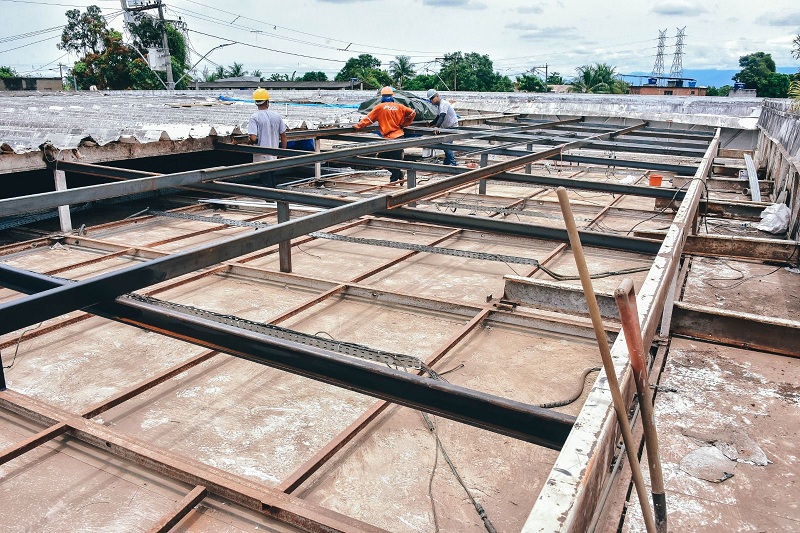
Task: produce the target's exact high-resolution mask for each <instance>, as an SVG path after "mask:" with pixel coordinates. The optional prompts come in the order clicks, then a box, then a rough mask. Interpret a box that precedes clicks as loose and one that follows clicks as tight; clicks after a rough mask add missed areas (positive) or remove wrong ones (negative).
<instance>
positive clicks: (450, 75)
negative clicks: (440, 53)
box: [439, 52, 514, 92]
mask: <svg viewBox="0 0 800 533" xmlns="http://www.w3.org/2000/svg"><path fill="white" fill-rule="evenodd" d="M439 76H440V77H441V78H442V80H444V82H446V83H447V84H449V85H450V88H451V89H452V90H454V91H455V90H458V91H500V92H508V91H513V90H514V82H512V81H511V79H509V78H508V76H503V75H501V74H500V73H499V72H495V71H494V64H493V63H492V60H491V59H489V56H488V55H486V54H483V55H482V54H478V53H477V52H469V53H467V54H463V53H461V52H453V53H451V54H445V55H444V60H443V61H442V68H441V70H440V71H439ZM451 81H452V83H451Z"/></svg>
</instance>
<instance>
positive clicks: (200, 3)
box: [186, 0, 433, 55]
mask: <svg viewBox="0 0 800 533" xmlns="http://www.w3.org/2000/svg"><path fill="white" fill-rule="evenodd" d="M186 1H187V2H189V3H191V4H195V5H198V6H202V7H205V8H207V9H212V10H215V11H219V12H221V13H225V14H226V15H233V16H235V17H237V18H241V19H245V20H250V21H252V22H257V23H259V24H264V25H266V26H272V27H273V29H278V28H280V29H282V30H286V31H291V32H294V33H299V34H301V35H307V36H309V37H316V38H318V39H324V40H326V41H336V42H339V43H342V44H345V43H347V46H346V47H345V48H344V49H341V48H340V49H339V50H341V51H343V52H344V51H350V50H349V46H350V45H356V46H363V47H366V48H374V49H376V50H387V51H390V52H404V53H421V54H433V52H431V51H423V50H404V49H402V48H387V47H383V46H373V45H369V44H364V43H357V42H352V41H346V40H343V39H336V38H334V37H329V36H325V35H319V34H316V33H310V32H305V31H301V30H296V29H293V28H289V27H287V26H281V25H280V24H274V23H271V22H266V21H263V20H259V19H255V18H252V17H249V16H247V15H241V14H239V13H234V12H232V11H227V10H225V9H221V8H219V7H215V6H211V5H208V4H204V3H202V2H198V1H196V0H186ZM235 20H236V19H234V21H235ZM376 55H377V54H376ZM384 55H386V54H384Z"/></svg>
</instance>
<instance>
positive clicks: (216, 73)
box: [212, 65, 227, 80]
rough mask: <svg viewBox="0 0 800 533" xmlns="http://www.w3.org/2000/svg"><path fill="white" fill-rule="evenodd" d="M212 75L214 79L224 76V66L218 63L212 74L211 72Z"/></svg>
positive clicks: (225, 74)
mask: <svg viewBox="0 0 800 533" xmlns="http://www.w3.org/2000/svg"><path fill="white" fill-rule="evenodd" d="M212 76H214V79H216V80H219V79H222V78H224V77H226V76H227V73H226V72H225V67H223V66H222V65H218V66H217V69H216V70H215V71H214V74H212Z"/></svg>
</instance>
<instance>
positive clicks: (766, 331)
mask: <svg viewBox="0 0 800 533" xmlns="http://www.w3.org/2000/svg"><path fill="white" fill-rule="evenodd" d="M670 332H671V333H672V334H674V335H682V336H686V337H691V338H693V339H703V340H707V341H711V342H716V343H720V344H726V345H728V346H736V347H738V348H746V349H750V350H760V351H764V352H770V353H776V354H780V355H788V356H790V357H800V322H798V321H796V320H787V319H782V318H771V317H765V316H762V315H754V314H751V313H741V312H735V311H728V310H724V309H716V308H713V307H708V306H704V305H695V304H689V303H686V302H675V306H674V308H673V311H672V323H671V326H670Z"/></svg>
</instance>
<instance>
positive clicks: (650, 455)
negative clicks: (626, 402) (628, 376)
mask: <svg viewBox="0 0 800 533" xmlns="http://www.w3.org/2000/svg"><path fill="white" fill-rule="evenodd" d="M614 299H615V300H616V301H617V307H618V308H619V316H620V320H621V322H622V331H624V332H625V344H627V345H628V354H630V360H631V369H632V370H633V377H634V380H635V381H636V392H637V396H638V397H639V406H640V407H641V409H642V426H643V428H644V442H645V445H646V446H647V461H648V465H649V467H650V491H651V493H652V496H653V509H654V510H655V515H656V529H658V533H667V498H666V495H665V494H664V475H663V473H662V471H661V452H660V451H659V447H658V432H657V431H656V423H655V418H654V417H653V393H652V392H651V391H650V381H649V380H648V378H647V360H646V358H645V352H644V345H643V344H642V328H641V325H640V324H639V310H638V307H637V305H636V293H635V292H634V289H633V282H632V281H631V280H630V279H628V278H625V279H624V280H622V283H621V284H620V286H619V287H618V288H617V290H615V291H614Z"/></svg>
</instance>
